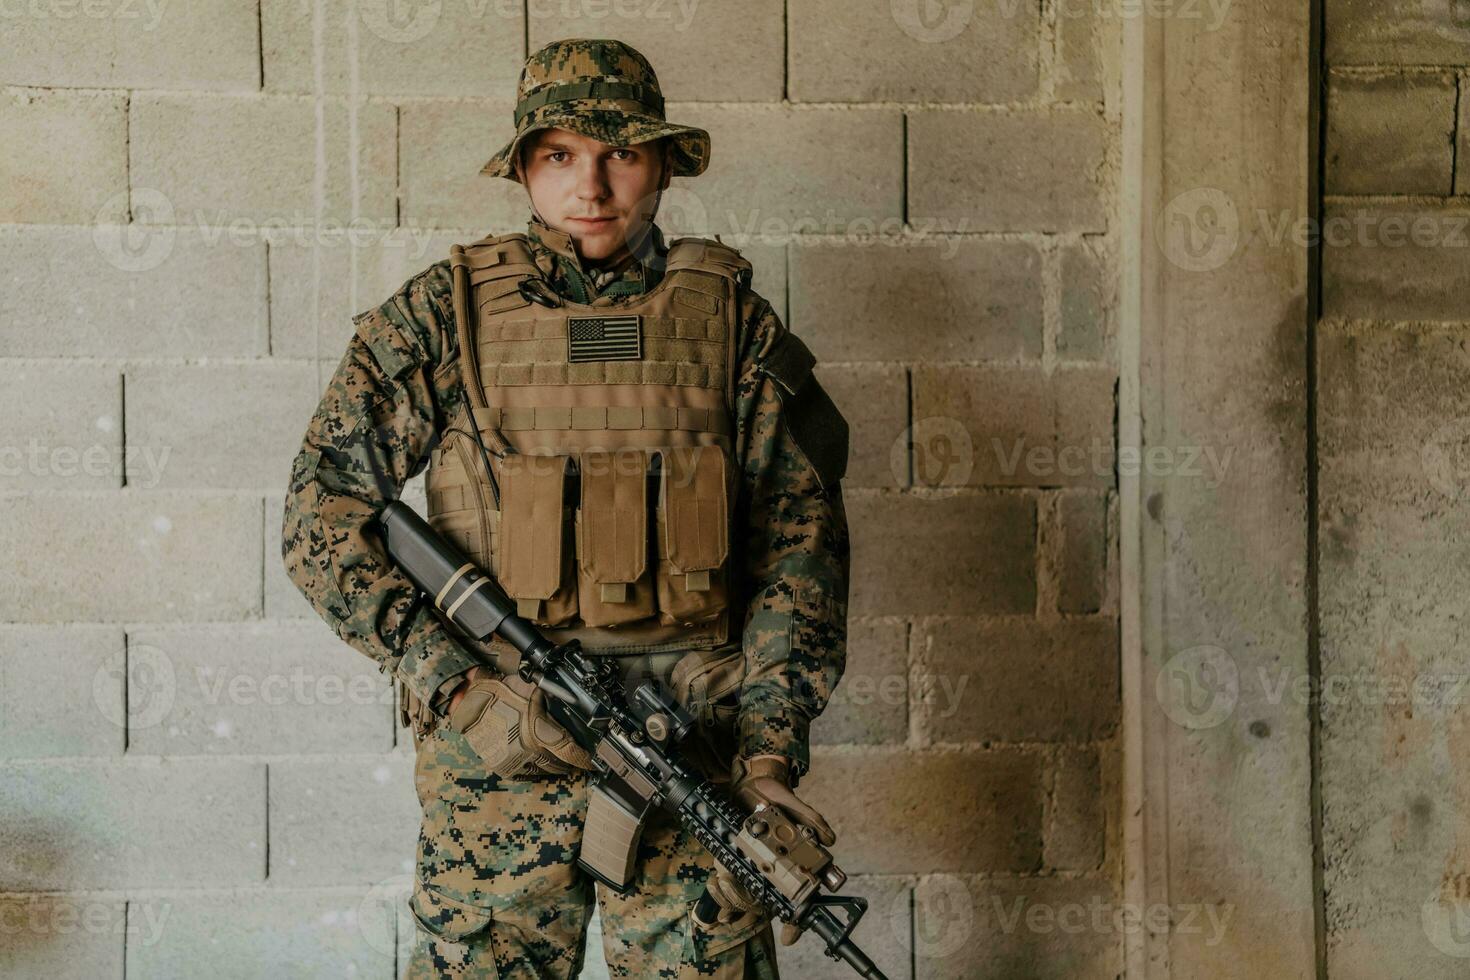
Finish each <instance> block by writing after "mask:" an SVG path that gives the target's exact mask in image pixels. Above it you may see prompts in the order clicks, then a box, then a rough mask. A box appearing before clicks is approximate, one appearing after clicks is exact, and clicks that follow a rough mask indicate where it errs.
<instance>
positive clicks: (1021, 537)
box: [844, 493, 1036, 616]
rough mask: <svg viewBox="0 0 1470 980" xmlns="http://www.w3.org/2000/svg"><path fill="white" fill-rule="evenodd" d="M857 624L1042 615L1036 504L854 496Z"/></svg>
mask: <svg viewBox="0 0 1470 980" xmlns="http://www.w3.org/2000/svg"><path fill="white" fill-rule="evenodd" d="M844 503H845V504H846V507H847V516H848V523H849V526H850V528H851V534H852V595H851V606H850V610H851V613H852V615H854V616H863V615H866V616H929V615H976V614H985V613H1033V612H1035V610H1036V500H1035V498H1033V497H1031V496H1029V495H1026V494H1023V493H982V494H976V493H961V494H945V495H942V496H940V495H933V496H931V495H923V496H921V495H918V494H874V493H849V494H847V495H845V497H844Z"/></svg>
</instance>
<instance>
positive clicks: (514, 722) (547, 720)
mask: <svg viewBox="0 0 1470 980" xmlns="http://www.w3.org/2000/svg"><path fill="white" fill-rule="evenodd" d="M445 714H446V716H447V717H446V719H445V724H446V725H448V726H449V728H450V729H452V730H453V731H456V732H458V733H460V734H461V735H463V736H464V737H465V740H466V741H467V742H469V743H470V745H471V746H472V747H473V748H474V749H475V751H476V752H478V753H479V754H480V757H481V758H482V759H484V760H485V768H487V769H489V770H490V771H491V772H493V773H495V774H497V775H500V776H528V775H537V774H545V773H553V774H557V775H566V774H568V773H571V772H575V771H577V770H579V769H592V768H593V764H592V758H591V756H589V755H588V754H587V751H586V750H585V749H583V748H582V747H581V746H580V745H578V744H577V743H576V742H575V741H573V739H572V736H571V735H570V734H569V733H568V732H567V730H566V729H565V728H562V727H561V725H559V724H557V723H556V721H555V720H554V719H553V718H552V717H551V716H550V715H549V714H547V712H546V695H545V694H544V693H543V692H542V691H541V689H540V688H538V687H536V686H534V685H532V684H529V683H527V682H526V681H524V680H522V679H521V678H520V677H519V676H516V675H500V674H497V673H495V672H494V671H492V670H490V669H489V668H486V667H471V668H470V669H469V670H468V671H466V672H465V680H464V682H463V683H462V684H460V685H459V686H458V687H457V688H455V689H454V691H453V693H451V694H450V696H449V701H448V706H447V710H446V712H445Z"/></svg>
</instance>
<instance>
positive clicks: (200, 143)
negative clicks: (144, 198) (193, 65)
mask: <svg viewBox="0 0 1470 980" xmlns="http://www.w3.org/2000/svg"><path fill="white" fill-rule="evenodd" d="M321 110H322V120H323V121H322V128H323V137H322V139H323V143H324V148H325V152H324V154H323V156H322V159H320V160H318V155H317V128H318V124H317V107H316V106H315V105H314V104H313V102H312V101H311V100H308V99H301V98H294V97H290V96H255V95H252V96H194V95H137V96H134V98H133V101H132V131H131V143H130V146H131V150H132V183H133V187H134V188H148V189H151V190H153V191H157V192H159V193H161V194H162V195H163V196H164V197H166V198H167V199H168V200H169V201H170V202H171V204H172V206H173V209H174V212H175V213H176V215H177V216H178V217H177V220H178V221H179V222H180V223H182V224H191V225H196V226H199V227H202V228H204V229H205V230H206V231H208V232H209V233H210V234H211V235H221V236H230V237H233V238H242V237H243V238H247V239H250V240H255V241H259V240H260V239H262V238H263V237H265V234H266V232H267V231H268V230H269V229H270V228H271V227H272V226H276V227H280V226H296V225H313V224H324V225H327V226H330V227H339V228H354V229H361V230H363V231H368V230H370V229H372V228H382V227H384V226H388V227H391V226H392V225H393V224H395V223H396V220H397V217H396V212H397V209H396V205H395V194H396V191H395V174H396V173H397V165H396V160H395V155H396V147H395V136H396V132H397V124H396V122H395V110H394V108H393V107H392V106H390V105H385V104H382V103H377V102H368V103H361V104H357V103H348V102H344V101H339V100H328V101H326V102H324V103H323V104H322V106H321ZM487 156H488V154H487ZM354 158H355V159H356V166H355V167H354V166H353V160H354ZM319 170H320V171H321V172H320V174H319V173H318V171H319ZM318 181H320V185H321V190H320V200H318V196H317V194H318V192H317V185H318Z"/></svg>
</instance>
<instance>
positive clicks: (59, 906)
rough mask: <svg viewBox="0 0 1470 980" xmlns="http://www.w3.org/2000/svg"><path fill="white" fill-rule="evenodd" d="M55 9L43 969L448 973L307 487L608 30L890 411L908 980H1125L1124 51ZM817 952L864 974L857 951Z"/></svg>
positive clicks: (888, 636)
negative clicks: (521, 131) (338, 610)
mask: <svg viewBox="0 0 1470 980" xmlns="http://www.w3.org/2000/svg"><path fill="white" fill-rule="evenodd" d="M16 11H17V12H16V13H15V14H14V15H12V14H11V13H10V12H7V13H6V14H5V17H6V20H5V24H6V39H7V40H6V45H5V47H6V56H5V57H4V58H3V59H0V86H3V88H0V127H3V129H4V130H5V131H6V132H8V133H18V134H21V138H18V139H10V140H7V141H5V144H4V146H3V148H0V183H3V184H4V186H5V187H7V188H9V189H10V193H7V194H6V195H4V197H3V198H0V258H3V260H4V262H3V266H4V269H5V270H6V272H5V273H4V276H5V288H4V289H3V290H0V359H3V362H4V366H5V367H6V369H7V377H9V378H10V379H11V384H9V385H7V386H6V387H5V391H4V393H3V394H0V404H3V408H4V411H0V453H3V456H0V463H3V464H4V470H3V473H0V491H3V494H4V496H3V506H4V516H5V520H3V521H0V550H3V552H4V553H5V554H6V555H7V556H10V558H11V560H10V561H8V562H6V563H5V565H4V568H3V570H0V736H3V737H0V926H3V927H4V928H0V975H4V976H12V975H13V976H56V977H63V976H85V977H89V978H94V977H96V978H108V977H122V976H123V975H124V972H125V971H126V974H127V975H128V976H146V977H174V976H177V977H184V976H194V975H197V974H199V973H202V972H206V971H208V972H210V973H212V974H222V975H230V976H240V977H257V976H259V977H267V976H269V977H279V976H317V975H341V974H344V973H348V972H351V973H353V974H354V975H357V976H363V977H384V978H386V977H391V976H394V975H396V971H398V970H399V969H401V966H402V964H403V961H404V951H405V949H406V945H407V943H408V942H409V941H410V939H411V932H412V929H411V924H410V920H409V919H408V918H407V915H406V911H404V909H403V907H402V900H403V897H404V895H405V894H406V890H407V888H408V884H409V881H410V875H411V872H412V863H413V853H414V841H415V835H416V830H417V822H418V807H417V802H416V800H415V798H414V794H413V787H412V784H411V768H410V766H411V762H412V750H411V744H410V742H409V740H408V738H407V735H406V733H405V732H403V731H395V727H394V706H393V704H392V692H391V689H390V688H389V687H388V686H387V685H386V684H385V683H384V679H383V677H382V675H381V674H379V673H378V672H377V671H376V670H375V669H374V667H373V665H372V663H371V662H370V661H368V660H367V659H366V658H364V657H362V656H361V655H360V654H357V653H356V652H354V651H352V650H350V649H348V648H346V647H344V646H343V645H342V644H340V643H339V642H338V641H336V640H335V638H334V637H333V636H332V635H331V633H330V631H329V630H328V629H327V628H326V627H325V626H324V625H323V624H322V623H320V622H319V621H318V620H316V619H315V617H314V614H313V613H312V612H311V610H310V608H309V607H308V606H307V605H306V603H305V602H304V600H302V598H301V597H300V596H299V595H298V594H297V593H296V591H295V589H294V587H293V586H292V585H291V583H290V582H289V581H287V579H286V577H285V574H284V572H283V571H282V569H281V567H280V561H279V558H278V548H279V527H280V518H281V506H282V504H281V494H282V492H283V488H284V486H285V482H286V477H287V469H288V466H289V463H290V459H291V457H292V454H293V453H294V451H295V449H296V447H297V445H298V443H299V440H300V437H301V434H302V432H303V430H304V428H305V425H306V422H307V420H308V418H309V416H310V413H311V411H312V409H313V407H314V406H315V403H316V400H317V398H318V397H319V394H320V391H321V388H322V386H323V384H324V383H325V381H326V379H327V378H328V377H329V376H330V373H331V371H332V370H333V369H334V367H335V366H336V362H337V360H338V358H339V357H340V355H341V351H342V349H343V346H344V345H345V343H346V340H347V338H348V336H349V335H350V323H349V317H350V315H351V314H353V313H355V312H358V311H360V310H363V309H366V308H369V307H370V306H372V305H375V304H376V303H378V302H381V301H382V299H384V298H385V297H386V296H387V295H388V294H389V293H390V292H391V291H392V290H393V289H395V288H396V287H397V286H398V285H399V284H401V283H402V281H403V280H404V279H405V278H407V277H408V276H409V275H411V274H413V273H415V272H417V271H418V270H420V269H422V268H424V267H426V266H427V265H429V264H430V263H432V262H434V261H437V260H438V259H439V258H441V257H442V256H444V255H446V254H447V250H448V246H449V244H450V243H452V242H455V241H468V240H471V239H473V238H476V237H479V236H481V235H483V234H486V233H488V232H492V231H495V232H500V231H508V230H514V229H516V228H519V227H522V226H523V225H524V222H525V219H526V208H525V199H524V196H523V191H522V190H521V189H520V188H519V187H517V186H515V185H513V184H511V183H510V182H506V181H492V180H490V179H489V178H482V177H480V176H478V173H477V171H478V169H479V167H480V165H481V164H482V163H483V162H484V160H485V159H486V158H488V157H489V155H490V154H491V153H492V152H494V151H495V150H496V149H498V148H499V147H500V145H502V143H503V142H504V141H505V139H506V138H508V136H509V133H510V110H511V104H512V100H513V95H514V86H515V80H516V76H517V73H518V69H519V63H520V61H521V59H522V58H523V57H524V55H525V53H526V51H527V49H528V45H529V46H530V47H531V48H534V47H536V46H538V45H540V44H541V43H544V42H545V41H548V40H551V39H554V38H557V37H564V36H595V35H605V36H615V37H622V38H625V39H626V40H629V41H630V42H632V43H634V44H635V45H637V46H638V47H640V49H642V50H643V51H644V52H645V53H646V54H648V55H649V56H650V58H651V59H652V60H653V62H654V64H655V66H656V67H657V68H658V69H659V71H660V76H661V79H662V81H663V83H664V86H665V90H666V92H667V94H668V96H669V98H670V105H669V114H670V117H671V118H673V119H677V120H685V121H689V122H692V123H695V124H697V125H701V126H704V127H706V128H708V129H709V130H710V132H711V133H712V135H713V137H714V157H713V162H712V164H711V167H710V169H709V171H708V172H707V173H706V174H705V175H703V176H702V177H700V178H698V179H695V180H692V181H691V180H680V181H676V182H675V185H674V187H673V188H672V189H671V190H670V191H669V192H668V193H667V194H666V195H665V198H664V210H663V212H662V213H661V215H660V219H661V221H662V222H663V223H664V224H665V225H666V226H667V227H669V228H670V229H671V230H673V231H675V232H682V233H701V234H719V235H721V237H722V238H724V240H726V241H728V242H731V243H732V244H735V245H737V246H738V247H741V248H742V249H743V250H744V251H745V252H746V254H747V255H749V256H750V257H751V259H752V261H753V262H754V264H755V266H756V277H755V286H756V288H757V289H758V290H759V291H760V292H762V293H763V294H764V295H766V296H767V297H768V298H770V299H771V301H772V302H773V303H774V304H775V306H776V308H777V309H778V311H780V312H781V313H782V314H783V316H785V317H786V318H787V322H788V323H789V324H790V325H791V327H792V328H793V329H794V330H795V331H796V332H797V333H798V334H799V335H801V336H802V337H803V338H805V339H806V340H807V341H808V342H809V343H810V344H811V346H812V348H813V350H814V351H815V352H816V353H817V355H818V357H819V359H820V361H821V364H820V367H819V372H820V377H821V378H822V380H823V382H824V384H826V385H827V387H828V388H829V389H830V390H831V391H832V393H833V395H834V398H835V399H836V400H837V402H838V404H839V405H840V407H841V408H842V410H843V411H844V413H845V414H846V415H847V417H848V418H849V420H850V421H851V423H852V428H853V434H854V436H853V457H852V461H851V465H850V470H849V474H850V475H849V478H848V481H847V484H846V499H847V503H848V508H849V514H850V518H851V521H852V531H853V541H854V556H853V560H854V573H855V574H854V581H853V593H852V600H853V601H852V615H853V619H852V640H851V659H850V662H849V665H848V670H847V675H846V679H845V680H844V682H843V684H842V685H841V687H840V688H839V690H838V692H837V695H836V698H835V699H834V702H833V704H832V705H831V707H830V708H829V710H828V711H827V713H826V714H825V715H824V716H823V717H822V718H821V719H820V720H819V722H818V724H817V726H816V728H815V732H814V741H815V742H816V748H815V749H814V755H815V763H814V770H813V775H812V777H811V778H810V780H809V781H808V783H807V784H806V786H807V790H808V792H809V794H810V798H811V799H812V800H813V802H814V803H816V805H818V806H819V807H821V808H823V809H824V810H825V812H827V813H828V814H830V815H831V817H832V819H833V822H834V823H835V824H836V826H837V827H838V830H839V833H840V835H841V839H840V842H839V850H840V853H841V855H842V861H843V864H844V865H845V866H846V867H847V869H848V870H849V871H851V872H853V873H854V884H853V890H854V891H857V892H859V893H863V894H867V895H868V896H869V898H870V900H871V902H872V906H871V911H870V913H869V918H868V920H866V921H865V922H864V924H863V925H862V927H861V928H860V929H859V931H858V938H859V939H860V940H861V941H862V942H863V943H864V944H865V946H867V947H868V948H869V949H870V950H871V951H872V952H873V953H874V954H875V956H876V958H877V959H878V960H879V962H880V963H881V964H882V965H883V966H884V968H885V969H886V970H887V971H888V972H889V975H890V976H892V977H895V978H900V977H902V978H915V980H919V978H922V980H929V978H945V977H974V976H995V977H1001V976H1014V975H1018V973H1023V974H1025V975H1029V976H1038V977H1052V976H1055V977H1079V978H1089V977H1112V976H1114V975H1115V974H1116V973H1117V972H1118V969H1119V963H1120V953H1119V950H1120V947H1121V943H1122V939H1123V936H1122V932H1121V930H1122V929H1123V928H1124V927H1125V926H1124V920H1122V919H1119V918H1118V917H1117V916H1115V915H1114V914H1113V913H1114V912H1115V911H1116V910H1117V908H1116V907H1117V903H1118V901H1119V898H1118V889H1117V875H1118V856H1119V847H1118V813H1117V807H1116V799H1117V790H1116V784H1117V776H1116V770H1117V766H1116V756H1117V735H1118V731H1117V728H1118V683H1119V682H1118V654H1117V615H1118V613H1117V610H1118V587H1117V574H1116V565H1117V560H1116V554H1117V536H1116V530H1115V529H1116V526H1117V514H1116V511H1117V505H1116V501H1115V499H1114V493H1113V492H1114V489H1115V481H1114V475H1113V474H1114V466H1115V463H1114V435H1113V434H1114V413H1115V388H1116V377H1117V368H1116V343H1115V340H1114V335H1115V325H1114V323H1113V317H1114V307H1115V303H1116V287H1115V285H1114V280H1115V279H1116V255H1117V251H1118V244H1117V240H1116V236H1117V233H1118V232H1117V228H1118V222H1117V213H1118V206H1119V205H1118V190H1117V185H1118V179H1117V168H1118V164H1117V156H1118V150H1117V144H1118V138H1119V132H1120V118H1119V113H1120V103H1119V96H1118V83H1117V75H1118V64H1117V62H1118V57H1119V55H1118V49H1119V40H1118V38H1119V23H1118V21H1117V19H1116V18H1111V17H1109V16H1107V15H1106V14H1103V13H1098V12H1097V11H1096V10H1095V9H1094V6H1093V5H1080V4H1065V3H1058V2H1054V0H1011V2H1009V3H1000V4H989V3H985V4H970V3H959V4H950V5H948V6H947V7H946V9H945V11H944V15H943V16H942V17H939V18H936V17H935V15H934V14H935V12H934V11H933V10H929V9H926V5H924V4H920V3H912V2H911V3H902V2H900V3H893V4H888V3H880V2H874V3H867V2H863V3H846V2H842V3H839V2H836V0H785V2H782V0H754V2H740V3H736V2H734V0H700V2H682V3H675V2H664V0H627V2H620V3H607V2H598V0H576V2H566V3H549V2H544V0H487V2H472V0H442V2H440V0H433V2H430V0H422V2H415V3H407V4H388V5H385V4H381V3H379V4H373V3H357V2H353V0H309V2H302V0H256V2H251V0H205V2H194V3H190V4H188V5H182V4H171V3H166V2H153V3H150V2H146V0H139V2H138V3H133V2H131V0H77V2H70V0H38V2H35V3H30V4H28V5H26V6H21V7H16ZM1430 88H1431V89H1432V88H1433V87H1432V86H1431V87H1430ZM1370 97H1371V96H1370ZM1425 156H1426V158H1427V157H1429V156H1432V154H1428V153H1426V154H1425ZM1424 165H1426V166H1427V163H1426V164H1424ZM855 804H857V805H855ZM1078 923H1081V926H1080V928H1079V927H1078ZM11 926H16V928H11ZM201 937H207V940H202V939H201ZM782 956H783V963H784V964H785V968H786V970H787V972H788V974H790V975H792V976H802V977H827V976H833V977H835V976H841V975H843V973H842V971H841V970H839V969H837V968H836V967H834V966H833V965H831V964H830V963H828V962H827V961H825V960H824V959H823V958H822V957H821V956H820V955H819V954H818V953H817V951H816V950H815V948H814V945H813V944H812V943H811V942H807V943H804V944H802V945H801V946H800V947H799V948H796V949H793V950H785V951H783V953H782ZM592 959H593V961H594V963H593V965H592V966H590V967H589V975H597V974H596V970H597V966H596V963H595V960H596V957H593V958H592Z"/></svg>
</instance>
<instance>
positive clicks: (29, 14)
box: [0, 0, 168, 31]
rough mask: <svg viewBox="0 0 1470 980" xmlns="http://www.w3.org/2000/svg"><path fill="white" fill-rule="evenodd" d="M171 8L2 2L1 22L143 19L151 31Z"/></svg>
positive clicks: (126, 0) (114, 2) (136, 1)
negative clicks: (167, 9)
mask: <svg viewBox="0 0 1470 980" xmlns="http://www.w3.org/2000/svg"><path fill="white" fill-rule="evenodd" d="M167 6H168V0H0V19H3V20H23V19H29V20H73V19H75V18H77V17H81V18H83V19H85V20H143V30H145V31H151V30H154V29H156V28H157V27H158V23H159V21H161V20H163V12H164V8H165V7H167ZM145 18H146V20H145Z"/></svg>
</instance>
